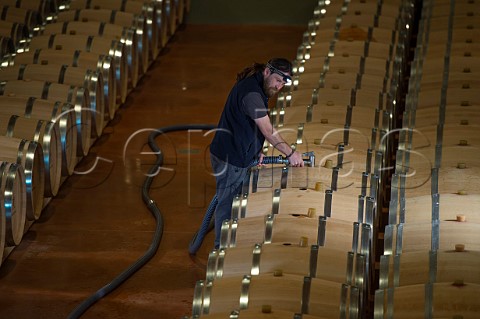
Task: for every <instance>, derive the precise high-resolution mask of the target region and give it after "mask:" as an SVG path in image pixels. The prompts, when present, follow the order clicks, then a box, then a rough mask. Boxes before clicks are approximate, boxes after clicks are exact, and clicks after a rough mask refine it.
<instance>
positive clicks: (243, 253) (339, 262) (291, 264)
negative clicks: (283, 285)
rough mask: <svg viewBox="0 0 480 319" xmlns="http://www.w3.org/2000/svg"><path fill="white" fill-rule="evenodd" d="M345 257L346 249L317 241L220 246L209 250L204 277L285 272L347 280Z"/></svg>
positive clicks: (341, 281)
mask: <svg viewBox="0 0 480 319" xmlns="http://www.w3.org/2000/svg"><path fill="white" fill-rule="evenodd" d="M352 257H353V253H352ZM348 259H349V256H348V253H347V252H343V251H339V250H336V249H330V248H327V247H319V246H316V245H312V246H306V247H302V246H300V245H298V244H297V243H272V244H264V245H262V244H255V245H253V246H243V247H233V248H228V249H219V250H214V251H212V252H211V253H210V254H209V258H208V263H207V280H216V279H223V278H227V277H232V276H239V275H252V276H257V275H259V274H266V273H272V274H273V273H277V274H278V273H287V274H296V275H302V276H310V277H315V278H320V279H324V280H329V281H334V282H338V283H346V282H347V277H346V276H347V273H348V269H347V267H348ZM352 267H353V258H352Z"/></svg>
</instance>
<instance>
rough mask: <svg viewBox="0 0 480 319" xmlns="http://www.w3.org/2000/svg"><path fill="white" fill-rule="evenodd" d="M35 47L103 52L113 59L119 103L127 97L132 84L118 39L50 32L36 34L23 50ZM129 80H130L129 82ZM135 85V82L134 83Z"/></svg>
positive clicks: (124, 54)
mask: <svg viewBox="0 0 480 319" xmlns="http://www.w3.org/2000/svg"><path fill="white" fill-rule="evenodd" d="M35 49H55V50H63V49H65V50H81V51H86V52H92V53H97V54H105V55H109V56H111V57H113V59H114V60H115V67H116V69H115V78H116V80H117V87H119V88H121V89H120V90H117V91H118V92H117V93H119V94H120V101H121V103H124V102H125V99H126V98H127V94H128V90H129V84H130V86H133V83H132V82H131V81H130V80H131V78H130V77H129V76H128V72H129V71H128V70H129V65H128V63H129V61H128V54H127V47H126V46H125V45H124V44H123V43H121V42H120V41H118V40H112V39H108V38H103V37H100V36H93V35H81V34H77V35H71V34H50V35H38V36H35V37H32V38H31V39H29V41H27V42H26V44H25V48H24V49H23V50H24V51H29V50H35ZM129 81H130V82H129ZM135 85H136V83H135Z"/></svg>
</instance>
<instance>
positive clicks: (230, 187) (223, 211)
mask: <svg viewBox="0 0 480 319" xmlns="http://www.w3.org/2000/svg"><path fill="white" fill-rule="evenodd" d="M291 76H292V64H291V63H290V61H288V60H286V59H284V58H274V59H271V60H270V61H268V62H267V64H259V63H254V65H253V66H251V67H247V68H245V69H244V70H243V71H242V72H240V73H239V74H238V75H237V82H236V83H235V85H234V87H233V88H232V90H231V91H230V94H229V95H228V98H227V101H226V103H225V108H224V110H223V112H222V115H221V117H220V121H219V123H218V128H217V131H216V133H215V136H214V138H213V141H212V144H211V145H210V157H211V163H212V168H213V172H214V174H215V178H216V192H217V193H216V196H217V200H218V204H217V207H216V210H215V248H218V246H219V243H220V230H221V225H222V222H223V221H224V220H226V219H230V217H231V209H232V202H233V199H234V197H235V195H237V194H238V193H239V192H240V191H241V188H242V182H243V180H244V178H245V176H246V175H247V172H248V169H249V167H250V165H252V163H253V162H254V161H255V160H256V159H258V161H259V162H258V163H259V165H261V163H262V160H263V157H264V155H263V153H262V152H261V150H262V146H263V143H264V141H265V139H266V140H267V141H268V142H269V143H270V144H272V145H273V146H274V147H275V148H276V149H278V150H279V151H280V152H282V153H284V154H285V155H286V157H287V158H288V160H289V162H290V165H292V166H300V167H302V166H304V163H303V159H302V155H301V154H300V153H299V152H296V151H294V150H293V149H292V148H291V147H290V145H289V144H288V143H287V142H286V141H285V140H284V139H283V138H282V137H281V136H280V134H279V133H278V132H277V131H276V130H275V128H274V127H273V126H272V124H271V121H270V118H269V116H268V113H267V111H268V99H269V98H271V97H273V96H275V95H276V94H278V92H279V91H280V90H281V89H282V88H283V87H284V85H285V84H286V83H287V82H290V81H291Z"/></svg>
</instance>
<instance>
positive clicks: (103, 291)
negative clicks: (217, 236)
mask: <svg viewBox="0 0 480 319" xmlns="http://www.w3.org/2000/svg"><path fill="white" fill-rule="evenodd" d="M215 127H216V126H213V125H209V124H188V125H177V126H167V127H164V128H160V129H157V130H155V131H154V132H152V133H151V134H150V135H149V137H148V145H149V146H150V148H151V149H152V150H153V151H154V152H155V154H156V155H157V159H156V162H155V164H154V165H153V166H152V168H150V170H149V172H148V175H147V178H146V179H145V182H144V183H143V186H142V198H143V201H144V202H145V204H146V205H147V208H148V209H149V210H150V212H151V213H152V214H153V216H154V217H155V220H156V225H155V233H154V235H153V239H152V243H151V244H150V247H149V248H148V249H147V251H146V252H145V253H144V255H143V256H142V257H140V258H139V259H137V261H135V262H134V263H133V264H132V265H131V266H130V267H128V268H127V269H126V270H124V271H123V272H122V273H121V274H120V275H119V276H117V277H115V278H114V279H113V280H112V281H111V282H109V283H108V284H106V285H105V286H103V287H102V288H100V289H99V290H97V291H96V292H95V293H94V294H92V295H91V296H90V297H88V298H87V299H85V300H84V301H83V302H82V303H81V304H79V305H78V306H77V307H76V308H75V309H74V310H73V311H72V312H71V313H70V314H69V315H68V317H67V318H68V319H76V318H80V316H81V315H82V314H83V313H84V312H85V311H87V310H88V308H90V307H91V306H92V305H93V304H94V303H96V302H97V301H98V300H100V299H101V298H103V297H105V296H106V295H108V294H109V293H111V292H112V291H114V290H115V289H117V288H118V287H119V286H120V285H121V284H122V283H123V282H124V281H126V280H127V279H128V278H129V277H130V276H132V275H133V274H134V273H135V272H137V271H138V270H139V269H140V268H141V267H143V266H144V265H145V264H146V263H147V262H148V261H149V260H150V259H151V258H152V257H153V256H154V255H155V253H156V252H157V250H158V246H159V245H160V241H161V240H162V236H163V224H164V223H163V217H162V213H161V211H160V209H158V207H157V205H156V203H155V201H154V200H152V199H151V198H150V196H149V194H148V191H149V190H150V186H151V185H152V182H153V178H154V177H155V173H156V172H158V168H159V167H160V166H162V164H163V153H162V152H161V150H160V148H159V147H158V146H157V145H156V144H155V138H156V137H157V136H159V135H161V134H163V133H168V132H174V131H186V130H212V129H214V128H215Z"/></svg>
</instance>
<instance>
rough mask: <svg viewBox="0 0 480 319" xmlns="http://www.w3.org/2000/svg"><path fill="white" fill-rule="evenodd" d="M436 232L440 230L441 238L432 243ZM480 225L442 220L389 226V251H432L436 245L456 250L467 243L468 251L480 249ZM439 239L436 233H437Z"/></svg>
mask: <svg viewBox="0 0 480 319" xmlns="http://www.w3.org/2000/svg"><path fill="white" fill-rule="evenodd" d="M432 232H434V233H438V234H439V235H438V241H437V242H436V243H432ZM479 237H480V224H476V223H472V222H468V221H464V222H461V221H456V220H455V221H439V222H438V226H437V223H432V222H426V223H416V224H413V223H412V224H398V225H387V226H386V228H385V241H384V242H385V251H392V252H393V253H396V254H400V253H403V252H413V251H429V250H430V249H431V248H432V245H433V244H435V246H437V247H438V249H440V250H455V249H457V248H456V247H457V245H463V246H462V247H463V248H462V249H465V250H479V249H480V244H479V242H480V241H479ZM434 238H435V236H434Z"/></svg>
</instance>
